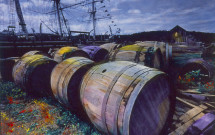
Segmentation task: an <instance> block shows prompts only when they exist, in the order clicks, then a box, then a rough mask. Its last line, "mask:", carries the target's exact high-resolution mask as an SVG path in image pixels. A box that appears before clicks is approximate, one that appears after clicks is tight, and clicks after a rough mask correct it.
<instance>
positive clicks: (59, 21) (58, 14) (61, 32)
mask: <svg viewBox="0 0 215 135" xmlns="http://www.w3.org/2000/svg"><path fill="white" fill-rule="evenodd" d="M55 3H56V8H57V16H58V25H59V29H60V35H61V37H62V36H63V31H62V26H61V18H60V10H59V7H60V0H55Z"/></svg>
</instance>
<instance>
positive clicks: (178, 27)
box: [170, 25, 186, 32]
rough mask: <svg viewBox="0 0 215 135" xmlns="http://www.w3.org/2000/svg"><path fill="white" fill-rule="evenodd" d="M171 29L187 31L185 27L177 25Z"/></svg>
mask: <svg viewBox="0 0 215 135" xmlns="http://www.w3.org/2000/svg"><path fill="white" fill-rule="evenodd" d="M170 31H184V32H186V30H185V29H183V28H182V27H181V26H179V25H176V26H175V27H174V28H172V29H171V30H170Z"/></svg>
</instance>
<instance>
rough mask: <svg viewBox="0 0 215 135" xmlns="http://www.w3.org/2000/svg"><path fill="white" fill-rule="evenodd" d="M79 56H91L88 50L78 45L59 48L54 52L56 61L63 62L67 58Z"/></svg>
mask: <svg viewBox="0 0 215 135" xmlns="http://www.w3.org/2000/svg"><path fill="white" fill-rule="evenodd" d="M77 56H80V57H86V58H89V55H88V54H87V53H86V52H84V51H82V50H80V49H78V48H77V47H69V46H67V47H62V48H60V49H59V50H57V51H56V52H55V53H54V57H53V58H54V60H55V61H57V62H61V61H63V60H65V59H67V58H70V57H77Z"/></svg>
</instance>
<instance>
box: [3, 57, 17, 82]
mask: <svg viewBox="0 0 215 135" xmlns="http://www.w3.org/2000/svg"><path fill="white" fill-rule="evenodd" d="M18 60H19V57H10V58H6V59H0V78H1V79H2V80H4V81H13V77H12V71H13V66H14V65H15V63H16V62H17V61H18Z"/></svg>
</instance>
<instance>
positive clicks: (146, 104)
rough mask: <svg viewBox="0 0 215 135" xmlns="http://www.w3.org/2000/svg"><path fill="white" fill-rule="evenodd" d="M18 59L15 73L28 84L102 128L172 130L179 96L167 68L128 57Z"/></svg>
mask: <svg viewBox="0 0 215 135" xmlns="http://www.w3.org/2000/svg"><path fill="white" fill-rule="evenodd" d="M13 60H14V61H15V63H14V66H12V67H11V71H12V78H13V80H14V82H15V83H16V84H18V85H20V86H21V87H22V88H23V90H25V91H26V92H28V93H30V94H32V95H34V96H53V97H54V98H56V99H57V100H58V101H59V102H60V103H62V104H63V105H65V106H67V107H68V108H70V109H71V110H72V111H74V112H76V113H79V114H82V115H84V114H85V115H87V117H88V118H89V119H90V121H91V122H92V123H93V124H94V125H95V127H96V128H97V129H98V130H99V131H101V133H105V134H116V135H117V134H121V135H129V134H131V135H139V134H164V133H166V132H167V129H168V126H169V124H170V123H169V122H170V119H171V118H172V113H173V110H172V109H173V108H174V107H173V105H174V102H173V101H174V98H175V97H174V91H173V88H172V86H171V83H170V80H169V78H168V76H167V74H165V73H164V72H162V71H159V70H157V69H154V68H149V67H146V66H143V65H140V64H137V63H133V62H126V61H114V62H107V63H103V64H101V63H100V64H98V63H96V62H94V61H92V60H90V59H88V58H85V57H72V58H68V59H65V60H63V61H61V62H57V61H56V60H54V59H52V58H49V57H47V56H45V55H41V54H33V55H32V53H28V55H26V54H25V55H24V56H23V57H21V58H19V59H13ZM3 67H4V65H3Z"/></svg>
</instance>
